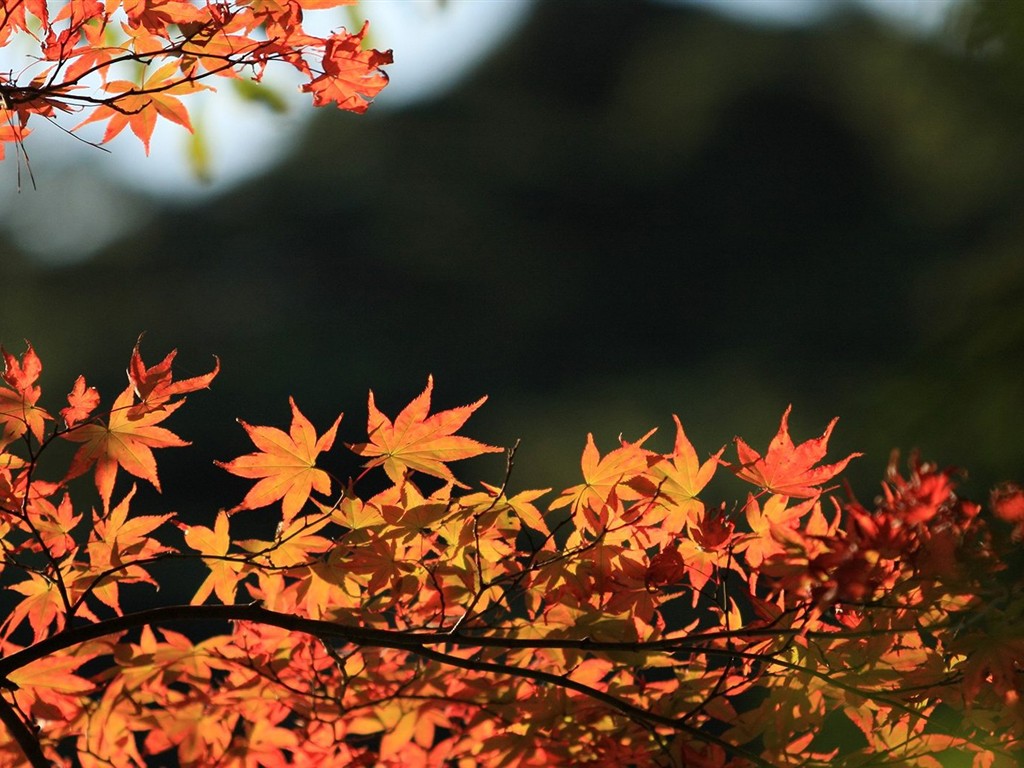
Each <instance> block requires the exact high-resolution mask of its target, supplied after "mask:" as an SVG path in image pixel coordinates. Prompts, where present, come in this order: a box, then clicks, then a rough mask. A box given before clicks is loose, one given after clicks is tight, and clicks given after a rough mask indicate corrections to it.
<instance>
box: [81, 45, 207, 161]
mask: <svg viewBox="0 0 1024 768" xmlns="http://www.w3.org/2000/svg"><path fill="white" fill-rule="evenodd" d="M175 77H178V79H177V80H175V79H174V78H175ZM104 89H105V90H106V91H107V92H108V93H111V94H114V96H113V97H112V98H111V104H112V105H108V104H101V105H100V106H99V107H97V108H96V110H95V111H94V112H93V113H92V114H91V115H89V117H87V118H86V119H85V120H83V121H82V122H80V123H79V124H78V125H76V126H75V127H74V128H72V130H73V131H74V130H78V129H79V128H81V127H82V126H83V125H86V124H88V123H95V122H99V121H103V120H109V121H110V122H108V123H107V128H106V130H105V131H104V133H103V143H104V144H105V143H107V142H108V141H110V140H111V139H113V138H114V137H115V136H117V135H118V134H119V133H121V131H123V130H124V129H125V128H131V129H132V133H134V134H135V135H136V136H138V137H139V139H140V140H141V141H142V144H143V146H144V147H145V148H146V154H147V155H148V154H149V140H150V137H152V135H153V129H154V128H156V119H157V116H158V115H159V116H160V117H163V118H165V119H167V120H170V121H171V122H172V123H177V124H178V125H180V126H183V127H184V128H186V129H187V130H188V131H189V132H191V131H192V122H191V121H190V120H189V116H188V110H187V109H186V108H185V105H184V104H182V103H181V100H180V99H178V98H177V97H176V96H174V95H173V94H190V93H194V92H196V91H202V90H210V86H208V85H203V84H202V83H198V82H196V81H195V80H194V79H192V78H189V77H179V76H178V62H176V61H170V62H168V63H167V64H165V65H164V66H162V67H160V68H159V69H158V70H157V71H156V72H154V73H153V74H152V75H150V76H149V77H148V78H147V79H146V81H145V82H144V83H143V84H142V85H137V84H136V83H133V82H131V81H129V80H112V81H110V82H109V83H107V84H106V85H105V86H104Z"/></svg>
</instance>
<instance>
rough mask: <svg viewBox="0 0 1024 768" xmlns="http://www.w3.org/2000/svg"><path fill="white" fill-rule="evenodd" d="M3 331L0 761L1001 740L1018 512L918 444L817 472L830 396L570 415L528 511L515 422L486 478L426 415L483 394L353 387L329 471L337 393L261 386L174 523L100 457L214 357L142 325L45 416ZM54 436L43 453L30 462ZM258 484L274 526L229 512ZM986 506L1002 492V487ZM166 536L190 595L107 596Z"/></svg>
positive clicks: (461, 443) (151, 433)
mask: <svg viewBox="0 0 1024 768" xmlns="http://www.w3.org/2000/svg"><path fill="white" fill-rule="evenodd" d="M4 359H5V363H6V367H5V372H4V374H3V383H4V385H5V386H3V387H0V425H2V427H3V433H2V435H3V436H2V443H0V445H2V452H0V543H2V552H0V567H2V572H0V578H2V579H3V581H4V589H5V592H6V594H7V596H8V597H9V598H13V599H14V602H15V605H14V608H13V610H11V612H10V613H9V615H8V616H7V618H6V619H5V620H4V621H3V624H2V625H0V643H2V651H3V655H2V657H0V722H2V723H3V726H4V730H3V731H2V734H0V765H10V766H17V765H24V764H25V763H26V761H27V762H28V763H30V764H31V765H33V766H44V765H51V764H57V765H63V766H82V767H83V768H94V767H99V766H105V767H110V766H116V767H117V768H121V767H122V766H123V767H124V768H128V767H130V766H143V765H146V764H147V763H148V762H149V761H154V760H161V761H166V760H172V761H176V762H177V763H179V764H181V765H184V766H208V765H218V766H239V767H241V766H245V768H253V767H255V766H268V767H269V766H284V765H296V766H351V765H394V766H427V765H459V766H471V765H473V766H475V765H510V766H533V765H537V766H540V765H543V766H549V765H576V764H592V765H606V766H620V765H632V766H662V765H664V766H702V767H704V768H725V767H726V766H729V767H730V768H739V767H741V766H769V765H771V766H781V765H800V766H814V765H827V764H830V763H832V762H834V761H835V760H837V759H841V760H842V762H843V764H844V765H849V766H857V765H865V766H866V765H900V766H922V768H933V767H934V766H941V765H944V764H947V758H948V757H951V756H955V757H956V758H957V759H958V760H959V761H960V762H957V763H956V764H957V765H961V764H963V765H966V764H970V765H973V766H978V767H980V766H1010V765H1017V764H1018V760H1019V758H1020V757H1021V750H1022V743H1021V739H1022V737H1024V701H1022V699H1021V691H1022V684H1021V665H1022V663H1024V601H1022V600H1021V597H1022V596H1021V594H1020V592H1021V586H1022V585H1021V584H1020V582H1019V580H1017V579H1016V578H1015V574H1014V573H1013V569H1011V568H1008V567H1007V562H1009V561H1012V559H1013V557H1014V552H1015V549H1016V546H1017V545H1016V539H1017V538H1019V531H1017V530H1016V529H1015V530H1014V531H1013V532H1012V533H1011V532H1009V531H1007V532H1005V533H1004V534H1000V533H999V532H1000V531H1002V530H1003V529H1007V528H1009V526H1008V525H1006V524H1005V523H1002V522H998V521H997V523H996V524H995V525H991V526H990V525H989V523H986V519H988V518H989V516H988V515H987V514H982V512H981V509H980V507H979V505H977V504H974V503H971V502H969V501H965V500H962V499H959V498H958V497H957V496H956V495H955V482H954V476H953V473H952V472H951V471H948V470H939V469H937V468H936V467H934V466H932V465H929V464H923V463H920V462H917V461H912V462H911V463H910V467H909V473H908V474H907V476H905V477H904V476H903V475H901V474H900V473H899V472H898V471H897V469H896V467H895V466H893V467H892V468H891V469H890V473H889V477H888V479H887V480H886V482H885V483H884V485H883V489H884V492H883V494H882V495H881V496H880V497H879V499H878V500H877V502H876V503H875V504H874V505H873V508H871V509H869V508H868V507H865V506H864V505H862V504H861V503H860V502H858V501H857V500H856V499H854V498H853V497H852V496H848V497H847V498H846V500H845V501H840V500H838V499H836V498H835V497H834V496H833V495H831V493H830V489H829V488H827V487H826V486H827V484H829V483H832V482H833V480H834V478H835V477H836V475H837V474H838V473H840V472H841V471H842V470H843V468H844V467H845V466H846V464H847V462H849V461H850V460H851V459H852V458H853V456H848V457H846V458H845V459H843V460H841V461H838V462H836V463H832V464H824V465H823V464H821V462H822V460H823V459H824V457H825V455H826V449H827V442H828V439H829V436H830V434H831V431H832V429H833V427H834V425H835V422H834V421H833V422H832V423H831V424H829V425H828V428H827V429H826V430H825V433H824V434H823V435H822V436H821V437H819V438H817V439H813V440H809V441H807V442H804V443H802V444H799V445H797V444H794V442H793V441H792V439H791V438H790V435H789V428H788V415H789V412H788V411H787V412H786V414H784V415H783V418H782V422H781V424H780V427H779V430H778V434H777V435H776V436H775V438H774V439H773V440H772V441H771V443H770V445H769V446H768V448H767V450H766V451H765V452H764V454H763V455H762V454H761V453H759V452H758V451H756V450H755V449H753V448H752V447H750V446H749V445H748V444H747V443H746V442H744V441H743V440H741V439H739V438H737V439H736V452H737V459H736V460H735V461H726V460H724V459H723V458H722V457H723V451H724V449H722V450H719V451H718V452H716V453H714V454H712V455H710V456H709V457H708V458H706V459H705V460H703V461H702V460H701V459H700V458H699V456H698V453H697V451H696V450H695V449H694V447H693V446H692V445H691V443H690V441H689V440H688V439H687V436H686V434H685V432H684V430H683V426H682V424H681V422H680V421H679V419H678V418H676V419H675V439H674V443H673V446H672V449H671V450H670V451H668V452H667V453H659V452H657V451H654V450H651V449H649V448H646V447H645V444H646V443H647V442H648V440H649V439H650V437H651V434H652V433H648V434H647V435H645V436H644V437H642V438H641V439H639V440H637V441H635V442H629V441H626V440H621V441H620V444H619V445H618V446H616V447H615V448H614V449H612V450H611V451H609V452H607V453H606V454H604V455H603V456H602V455H601V454H600V452H599V450H598V448H597V447H596V445H595V443H594V440H593V438H592V437H588V440H587V443H586V446H585V448H584V451H583V458H582V475H583V476H582V482H580V483H579V484H577V485H575V486H572V487H570V488H568V489H566V490H565V491H563V492H562V493H561V494H559V495H557V496H555V497H554V498H553V499H552V500H551V501H550V502H549V503H548V504H547V509H546V510H543V509H542V507H541V506H539V505H538V500H539V499H540V498H541V497H542V496H543V495H544V494H546V493H547V492H548V491H546V490H527V491H521V492H519V493H515V494H512V493H511V492H510V491H509V488H508V483H509V478H510V475H511V470H512V464H513V459H514V450H513V451H509V452H508V454H507V467H508V469H507V472H506V474H505V478H504V481H503V482H502V483H501V484H500V485H497V486H495V485H488V484H481V485H480V486H479V487H478V488H475V489H474V488H472V487H469V486H467V485H464V484H463V483H461V482H460V481H458V480H457V479H456V478H455V476H454V475H453V474H452V471H451V469H450V468H449V464H450V463H451V462H453V461H455V460H458V459H464V458H469V457H473V456H477V455H479V454H483V453H488V452H498V451H500V449H498V448H495V447H492V446H489V445H485V444H483V443H480V442H477V441H475V440H472V439H470V438H467V437H463V436H460V435H458V434H456V433H457V432H458V430H460V429H461V427H462V426H463V424H464V423H465V422H466V420H467V419H468V418H469V416H470V415H471V414H472V413H473V412H474V411H475V410H476V409H477V408H478V407H479V406H480V405H481V404H482V403H483V400H480V401H478V402H476V403H473V404H472V405H467V406H464V407H460V408H453V409H451V410H446V411H442V412H439V413H434V414H431V413H430V401H431V394H432V385H433V382H432V381H431V380H428V382H427V387H426V389H425V390H424V391H423V392H422V393H421V394H420V395H419V396H417V397H416V398H415V399H414V400H413V401H412V402H411V403H409V405H408V406H406V407H405V408H404V409H403V410H402V411H401V412H400V413H399V414H398V415H397V416H396V417H395V418H394V419H391V418H389V417H388V416H386V415H385V414H384V413H382V412H381V411H380V410H379V409H378V407H377V405H376V403H375V401H374V398H373V395H372V393H371V395H370V399H369V409H368V410H369V418H368V423H367V436H366V438H365V441H364V442H360V443H356V444H353V445H349V446H348V448H349V449H350V450H351V451H353V452H354V453H355V454H356V455H358V456H359V457H362V459H363V460H364V461H365V463H364V464H363V470H362V472H361V474H359V476H358V477H356V478H354V479H348V480H346V481H344V482H342V481H340V480H339V479H338V478H336V477H334V476H332V475H331V474H330V473H328V472H327V471H326V470H325V469H324V468H323V459H324V458H325V455H326V454H328V452H332V451H333V450H334V444H335V440H336V435H337V432H338V430H339V427H340V422H341V417H340V416H339V417H338V419H337V420H335V422H334V423H333V424H332V425H331V426H330V427H329V428H328V429H327V430H326V431H325V432H323V433H322V434H320V435H319V436H318V435H317V431H316V429H315V428H314V426H313V425H312V424H311V423H310V421H309V420H308V419H307V418H306V417H305V416H304V415H303V414H302V412H301V411H300V410H299V408H298V406H297V405H296V404H295V402H294V401H292V402H291V414H292V415H291V423H290V426H289V429H288V431H287V432H285V431H283V430H280V429H277V428H274V427H268V426H252V425H249V424H246V423H244V422H243V423H242V426H243V428H244V429H245V431H246V432H247V433H248V436H249V437H250V438H251V440H252V442H253V444H254V446H255V451H254V452H252V453H250V454H247V455H244V456H240V457H238V458H236V459H234V460H232V461H228V462H224V463H222V464H221V466H222V467H223V468H224V469H225V470H227V471H228V472H230V473H233V474H235V475H238V476H241V477H243V478H249V479H252V480H255V481H256V482H255V484H254V485H253V486H252V487H251V490H250V491H249V492H248V493H247V494H246V495H245V496H244V498H243V499H242V501H241V502H240V503H239V504H238V505H237V506H235V507H234V508H232V509H227V510H223V509H222V510H220V511H218V512H216V513H213V512H212V511H211V520H212V525H211V526H210V527H205V526H199V525H192V526H186V525H183V524H181V523H180V522H178V521H177V520H176V519H175V515H174V514H172V513H167V512H162V511H158V512H155V513H153V512H149V511H147V512H146V513H141V514H140V513H138V512H136V511H135V510H133V509H132V504H133V498H134V496H135V490H136V487H135V485H132V486H131V487H130V488H128V489H124V488H122V489H121V495H118V489H119V485H121V486H123V485H124V482H123V478H124V474H123V473H121V470H124V472H125V473H127V474H128V475H133V476H135V477H137V478H140V479H143V480H146V481H148V482H149V483H151V484H152V485H154V486H157V487H158V488H159V483H158V478H157V471H156V464H155V462H154V458H153V449H157V448H166V447H175V446H182V445H185V443H184V441H182V440H181V439H180V438H179V437H177V436H176V435H175V434H174V433H172V432H171V431H169V430H168V429H167V428H165V427H164V426H162V423H163V422H164V421H165V420H166V419H167V418H168V417H170V416H171V415H172V414H173V413H174V412H175V411H176V410H177V409H178V408H179V407H180V406H181V405H182V404H183V403H184V396H185V395H187V394H188V393H191V392H194V391H196V390H199V389H203V388H206V387H208V386H209V384H210V383H211V381H212V380H213V378H214V376H215V375H216V374H217V372H218V367H217V366H215V367H214V369H213V370H212V371H210V372H209V373H207V374H205V375H202V376H197V377H194V378H189V379H185V380H180V381H179V380H175V379H174V376H173V373H172V364H173V362H174V353H173V352H172V353H171V354H169V355H168V356H167V357H165V358H164V359H163V360H162V361H161V362H160V363H159V364H157V365H155V366H147V365H146V364H145V363H144V362H143V360H142V357H141V355H140V352H139V349H138V346H136V348H135V350H134V351H133V353H132V356H131V360H130V364H129V367H128V379H129V384H128V386H127V387H126V389H125V390H124V391H123V392H121V393H120V394H119V395H118V396H117V397H116V398H115V399H114V400H113V402H112V403H110V404H109V406H105V407H101V402H102V400H101V398H100V396H99V394H98V393H97V392H96V391H95V390H94V389H92V388H90V387H89V386H87V384H86V382H85V380H84V379H83V378H81V377H80V378H79V379H78V380H77V381H76V382H75V384H74V387H73V388H72V390H71V393H70V394H69V395H68V398H67V402H68V405H67V406H66V407H64V408H62V409H61V410H60V412H59V416H56V417H55V416H53V415H52V414H51V412H50V411H47V410H44V409H43V407H41V406H40V405H39V399H40V394H41V393H40V387H39V385H38V383H37V381H38V378H39V375H40V372H41V369H42V366H41V364H40V361H39V358H38V357H37V355H36V353H35V352H34V350H33V349H32V348H31V346H29V347H28V349H27V351H26V352H25V353H24V354H23V355H22V356H21V357H20V359H19V358H17V357H15V356H13V355H11V354H9V353H7V352H6V351H5V352H4ZM62 441H70V442H71V443H74V444H76V445H77V446H78V447H77V449H76V450H75V451H74V455H73V457H72V458H71V459H70V461H69V462H68V468H67V471H66V472H65V473H64V474H63V475H62V476H59V477H57V479H44V478H43V477H42V475H43V474H44V469H45V465H42V464H41V463H40V459H41V457H42V456H43V454H44V453H49V451H50V449H51V447H53V446H56V445H60V444H61V442H62ZM332 455H333V454H332ZM721 468H725V469H726V470H728V471H730V472H731V473H732V474H733V475H734V476H735V477H736V478H738V479H739V480H741V481H744V482H746V483H748V484H749V485H750V486H753V489H752V490H751V491H749V492H748V493H747V496H746V500H745V501H744V502H743V503H742V504H739V505H737V506H736V507H735V508H733V509H730V508H729V507H728V506H727V505H724V504H723V505H717V506H714V505H708V504H706V503H705V502H704V501H702V500H701V499H700V495H701V493H702V492H703V491H704V489H705V487H706V486H707V484H708V482H709V481H710V480H711V478H712V476H713V475H714V474H715V473H716V472H717V471H719V470H720V469H721ZM90 474H91V475H92V478H93V480H94V482H95V487H96V489H97V491H98V502H99V503H98V505H97V506H96V508H93V509H90V510H88V511H86V510H83V509H82V507H81V501H73V500H72V497H71V492H72V487H74V492H75V494H76V495H77V496H78V497H79V499H80V498H81V497H82V496H83V495H85V494H91V490H90V488H89V485H88V484H87V481H88V476H89V475H90ZM119 475H121V477H122V482H121V483H120V484H119V482H118V476H119ZM367 477H370V478H373V479H374V482H376V486H375V490H373V491H371V492H369V493H364V492H362V491H361V489H362V488H363V487H365V486H366V485H367V483H368V481H367V480H366V478H367ZM83 486H84V487H83ZM93 498H96V497H95V496H94V497H93ZM154 498H158V497H154ZM268 507H271V508H277V507H279V510H280V515H279V516H278V515H277V513H276V512H275V513H274V519H273V522H272V525H271V527H273V525H276V532H274V533H273V534H272V535H269V536H268V537H267V538H266V540H259V539H244V540H239V539H238V538H236V536H235V535H233V532H232V528H237V525H236V520H237V518H236V515H238V514H241V513H244V512H246V511H247V510H261V511H260V512H258V513H257V514H258V515H262V516H264V519H265V516H266V515H268V514H269V512H268V510H267V509H266V508H268ZM992 508H993V512H994V513H995V517H996V518H1002V519H1003V520H1006V521H1009V522H1012V523H1015V524H1018V525H1019V524H1020V523H1021V521H1022V520H1024V491H1022V489H1021V488H1019V487H1017V486H1009V485H1008V486H1005V487H1002V488H1000V489H997V492H996V493H995V494H994V495H993V499H992ZM990 522H991V520H990ZM188 560H191V561H193V562H194V563H202V565H203V567H204V568H205V571H206V572H207V573H208V575H207V576H206V578H205V580H203V581H202V583H200V584H198V586H197V587H196V590H195V592H194V597H193V598H192V601H191V604H190V605H168V606H163V607H154V608H147V609H144V610H138V611H125V610H123V609H122V603H123V597H124V593H125V591H126V590H127V589H129V587H128V586H127V585H143V586H142V587H139V586H134V587H130V588H131V589H139V588H143V589H144V588H145V586H144V585H149V586H152V587H156V586H159V584H158V579H157V578H156V577H155V576H154V571H153V567H154V566H155V565H156V564H158V563H165V564H166V563H169V564H176V563H179V562H180V563H182V564H183V563H184V562H185V561H188ZM189 622H192V623H193V624H192V626H193V629H194V628H195V626H196V624H195V623H196V622H203V624H202V626H203V627H206V628H209V627H210V626H219V627H221V628H222V632H223V634H218V635H215V636H210V633H209V632H207V634H206V635H204V636H203V639H197V638H196V637H195V636H192V637H190V636H188V635H186V634H182V632H184V631H188V629H187V628H188V626H189ZM215 631H216V630H215Z"/></svg>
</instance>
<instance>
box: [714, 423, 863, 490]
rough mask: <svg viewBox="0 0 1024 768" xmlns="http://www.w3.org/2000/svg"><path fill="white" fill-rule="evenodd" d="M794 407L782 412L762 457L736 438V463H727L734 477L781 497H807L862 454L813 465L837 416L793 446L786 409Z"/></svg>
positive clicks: (816, 461)
mask: <svg viewBox="0 0 1024 768" xmlns="http://www.w3.org/2000/svg"><path fill="white" fill-rule="evenodd" d="M792 409H793V406H792V405H791V406H789V407H788V408H786V411H785V413H783V414H782V421H781V423H780V424H779V431H778V433H777V434H776V435H775V437H774V438H772V441H771V443H769V444H768V453H767V454H766V455H765V456H763V457H762V456H761V454H759V453H758V452H757V451H755V450H754V449H753V448H751V447H750V446H749V445H747V444H746V443H745V442H744V441H743V439H742V438H739V437H737V438H736V453H737V454H738V456H739V460H740V462H739V464H738V465H737V464H731V465H727V466H729V468H730V469H731V470H732V471H733V472H735V473H736V476H737V477H739V478H740V479H742V480H746V481H748V482H750V483H753V484H754V485H757V486H760V487H761V488H764V489H765V490H766V491H770V492H772V493H777V494H779V495H781V496H790V497H795V498H801V499H809V498H811V497H812V496H817V495H818V494H819V493H821V489H820V488H816V487H815V486H819V485H821V484H822V483H825V482H828V481H829V480H831V479H832V478H833V477H835V476H836V475H837V474H839V473H840V472H842V471H843V470H844V469H845V468H846V465H847V464H849V463H850V460H851V459H854V458H856V457H857V456H861V455H863V454H860V453H851V454H850V455H849V456H847V457H846V458H845V459H842V460H841V461H837V462H836V463H834V464H823V465H821V466H820V467H815V466H814V465H815V464H817V463H818V462H819V461H821V460H822V459H823V458H824V457H825V453H826V451H827V446H828V439H829V436H830V435H831V434H832V429H833V428H834V427H835V425H836V422H837V421H839V419H838V418H835V419H832V421H830V422H829V424H828V426H827V427H826V428H825V432H824V433H823V434H822V435H821V437H818V438H814V439H813V440H808V441H806V442H804V443H801V444H800V445H794V444H793V440H792V439H791V438H790V436H789V412H790V411H791V410H792Z"/></svg>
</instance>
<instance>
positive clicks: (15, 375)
mask: <svg viewBox="0 0 1024 768" xmlns="http://www.w3.org/2000/svg"><path fill="white" fill-rule="evenodd" d="M0 354H2V356H3V361H4V370H3V374H2V376H0V378H2V379H3V381H4V383H6V384H9V385H10V388H8V387H3V386H0V427H2V428H3V432H2V434H0V447H2V446H5V445H8V444H10V443H12V442H14V441H15V440H17V439H18V438H19V437H21V436H22V435H24V434H25V433H26V432H27V431H29V430H31V432H32V434H33V435H34V436H35V438H36V440H40V441H41V440H42V439H43V428H44V426H45V423H44V422H45V420H46V419H49V418H50V414H48V413H47V412H46V411H44V410H43V409H42V408H39V407H37V406H36V403H37V402H38V401H39V396H40V394H41V393H42V389H41V388H40V387H39V386H38V385H37V384H36V380H37V379H38V378H39V374H40V373H41V372H42V370H43V364H42V362H40V360H39V356H38V355H37V354H36V351H35V350H34V349H32V345H31V344H29V343H28V342H26V349H25V354H23V355H22V356H21V360H20V361H19V360H18V358H17V357H15V356H14V355H12V354H11V353H10V352H8V351H7V350H6V349H4V348H3V347H0Z"/></svg>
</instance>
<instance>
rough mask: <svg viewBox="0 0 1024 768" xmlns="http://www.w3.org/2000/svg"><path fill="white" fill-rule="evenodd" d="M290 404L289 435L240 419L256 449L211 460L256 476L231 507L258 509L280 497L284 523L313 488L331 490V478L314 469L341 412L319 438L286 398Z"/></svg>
mask: <svg viewBox="0 0 1024 768" xmlns="http://www.w3.org/2000/svg"><path fill="white" fill-rule="evenodd" d="M288 402H289V403H290V404H291V407H292V425H291V428H290V430H289V434H285V433H284V432H282V431H281V430H280V429H276V428H275V427H254V426H251V425H249V424H246V423H245V422H244V421H242V420H241V419H239V422H238V423H239V424H241V425H242V427H243V428H244V429H245V431H246V432H248V433H249V437H250V439H251V440H252V441H253V443H255V445H256V447H257V448H259V449H260V450H259V453H249V454H246V455H245V456H239V457H238V458H237V459H234V460H232V461H228V462H220V461H217V462H214V463H215V464H216V465H217V466H218V467H221V468H222V469H226V470H227V471H228V472H231V473H232V474H234V475H238V476H239V477H248V478H259V482H258V483H256V485H254V486H253V487H252V488H251V489H250V490H249V493H247V494H246V495H245V498H244V499H242V502H241V503H240V504H239V505H238V506H236V507H235V508H234V509H232V510H231V511H232V512H236V511H238V510H242V509H258V508H259V507H265V506H268V505H269V504H273V503H274V502H275V501H278V500H279V499H280V500H281V513H282V515H283V516H284V522H285V524H286V525H287V524H288V523H289V522H290V521H291V519H292V518H293V517H295V515H297V514H298V512H299V510H300V509H302V507H303V505H304V504H305V503H306V501H307V500H308V499H309V494H310V493H312V492H313V491H314V490H315V491H317V492H318V493H322V494H329V493H330V492H331V478H330V476H329V475H328V474H327V473H326V472H324V471H323V470H322V469H317V466H316V457H317V456H319V455H320V454H321V453H323V452H324V451H328V450H330V449H331V446H333V445H334V438H335V435H337V432H338V424H340V423H341V414H339V415H338V418H337V419H335V420H334V424H332V425H331V428H330V429H328V430H327V431H326V432H325V433H324V434H323V435H321V436H320V438H319V439H318V438H317V436H316V431H315V430H314V429H313V425H312V424H311V423H310V421H309V419H307V418H306V417H305V416H303V415H302V412H301V411H300V410H299V407H298V406H297V405H295V400H293V399H292V398H288Z"/></svg>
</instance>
